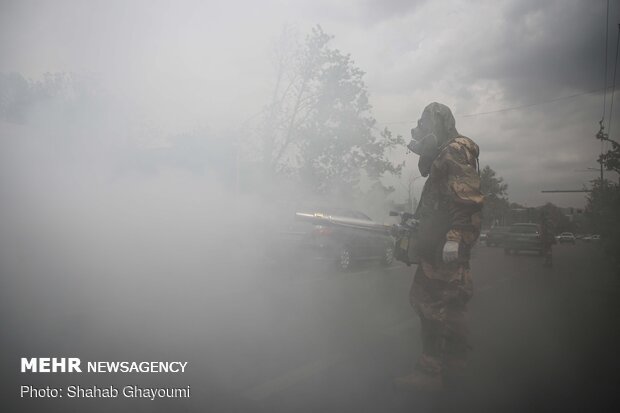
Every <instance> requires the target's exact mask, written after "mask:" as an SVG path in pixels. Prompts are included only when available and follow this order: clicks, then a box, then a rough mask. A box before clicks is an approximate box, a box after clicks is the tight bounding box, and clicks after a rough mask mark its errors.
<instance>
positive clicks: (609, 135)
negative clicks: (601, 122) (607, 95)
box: [607, 24, 620, 139]
mask: <svg viewBox="0 0 620 413" xmlns="http://www.w3.org/2000/svg"><path fill="white" fill-rule="evenodd" d="M619 44H620V24H619V25H618V37H617V39H616V59H615V61H614V75H613V81H612V90H611V103H610V105H609V120H608V121H607V138H608V139H611V119H612V118H613V113H614V95H615V94H616V93H615V92H616V70H617V68H618V45H619Z"/></svg>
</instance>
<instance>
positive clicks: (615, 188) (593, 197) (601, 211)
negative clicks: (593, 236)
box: [585, 179, 620, 274]
mask: <svg viewBox="0 0 620 413" xmlns="http://www.w3.org/2000/svg"><path fill="white" fill-rule="evenodd" d="M585 212H586V214H587V216H588V218H589V220H590V223H591V225H592V228H593V229H594V231H596V232H597V233H598V234H600V236H601V242H602V243H603V247H604V249H605V251H606V252H607V255H608V256H609V257H610V259H611V260H612V261H613V262H614V264H615V265H616V268H617V270H618V272H619V274H620V186H619V185H618V184H615V183H612V182H609V181H607V180H603V181H601V180H600V179H597V180H595V181H593V182H592V192H590V193H589V194H588V203H587V205H586V211H585Z"/></svg>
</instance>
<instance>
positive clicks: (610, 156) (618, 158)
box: [599, 139, 620, 173]
mask: <svg viewBox="0 0 620 413" xmlns="http://www.w3.org/2000/svg"><path fill="white" fill-rule="evenodd" d="M607 142H610V143H611V146H612V147H611V149H610V150H608V151H607V152H605V153H604V154H602V155H601V156H600V157H599V162H602V163H603V166H604V167H605V169H607V170H608V171H615V172H617V173H620V145H619V144H617V143H616V142H614V141H612V140H610V139H608V140H607Z"/></svg>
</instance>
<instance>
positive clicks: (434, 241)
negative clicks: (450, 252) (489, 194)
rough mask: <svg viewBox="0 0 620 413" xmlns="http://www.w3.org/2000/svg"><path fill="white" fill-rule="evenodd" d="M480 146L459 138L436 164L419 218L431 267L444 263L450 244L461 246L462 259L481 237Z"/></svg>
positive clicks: (424, 251) (423, 247) (422, 243)
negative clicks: (452, 242)
mask: <svg viewBox="0 0 620 413" xmlns="http://www.w3.org/2000/svg"><path fill="white" fill-rule="evenodd" d="M478 154H479V149H478V145H476V144H475V143H474V141H472V140H471V139H469V138H467V137H464V136H458V137H456V138H454V139H451V140H450V141H448V142H447V143H446V144H445V145H444V146H443V147H442V149H441V151H440V153H439V155H438V156H437V158H435V160H434V161H433V165H432V167H431V171H430V174H429V177H428V179H427V180H426V183H425V185H424V189H423V190H422V196H421V199H420V203H419V204H418V208H417V210H416V212H415V217H416V218H417V219H419V220H420V239H419V242H420V256H421V258H423V259H424V260H426V261H427V262H430V263H437V262H439V261H440V260H441V251H442V249H443V245H444V244H445V242H446V241H447V240H451V241H457V242H459V243H460V248H459V258H460V260H461V261H467V260H468V259H469V251H470V249H471V247H472V246H473V244H474V243H475V241H476V239H477V238H478V235H479V234H480V218H481V217H480V211H481V209H482V203H483V201H484V197H483V195H482V193H481V192H480V175H479V170H478Z"/></svg>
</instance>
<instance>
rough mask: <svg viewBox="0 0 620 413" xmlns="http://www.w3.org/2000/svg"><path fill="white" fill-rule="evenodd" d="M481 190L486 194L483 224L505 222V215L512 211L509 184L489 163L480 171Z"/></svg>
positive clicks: (487, 225)
mask: <svg viewBox="0 0 620 413" xmlns="http://www.w3.org/2000/svg"><path fill="white" fill-rule="evenodd" d="M480 190H481V192H482V193H483V194H484V196H485V200H484V206H483V208H482V224H483V226H485V227H489V226H492V225H495V224H500V225H503V224H505V222H504V221H505V217H506V215H507V214H508V212H509V211H510V205H509V202H508V196H507V191H508V184H506V183H504V178H502V177H497V173H496V172H495V171H494V170H493V169H491V167H490V166H489V165H487V166H485V167H484V168H483V169H482V171H481V172H480Z"/></svg>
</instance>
